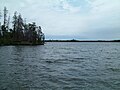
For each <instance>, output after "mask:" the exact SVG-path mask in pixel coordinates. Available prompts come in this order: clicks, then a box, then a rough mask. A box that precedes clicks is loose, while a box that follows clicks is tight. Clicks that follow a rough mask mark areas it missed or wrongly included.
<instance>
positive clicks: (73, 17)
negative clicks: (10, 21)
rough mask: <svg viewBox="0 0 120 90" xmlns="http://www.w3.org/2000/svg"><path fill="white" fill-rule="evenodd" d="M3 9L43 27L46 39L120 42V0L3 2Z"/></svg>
mask: <svg viewBox="0 0 120 90" xmlns="http://www.w3.org/2000/svg"><path fill="white" fill-rule="evenodd" d="M4 6H6V7H7V8H8V10H9V14H10V15H11V16H12V15H13V13H14V11H18V12H19V13H21V14H22V17H23V18H26V21H27V22H36V23H37V25H40V26H41V27H42V30H43V32H44V33H45V35H46V39H80V40H111V39H112V40H113V39H120V0H0V10H1V11H3V8H4Z"/></svg>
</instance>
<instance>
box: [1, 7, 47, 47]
mask: <svg viewBox="0 0 120 90" xmlns="http://www.w3.org/2000/svg"><path fill="white" fill-rule="evenodd" d="M2 21H3V22H2ZM44 42H45V35H44V33H43V32H42V29H41V26H37V25H36V23H35V22H32V23H26V19H23V18H22V15H21V14H18V12H17V11H15V12H14V15H13V16H12V20H11V18H10V15H9V16H8V10H7V8H6V7H4V10H3V13H2V11H0V45H43V44H44Z"/></svg>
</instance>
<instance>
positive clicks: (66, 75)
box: [0, 42, 120, 90]
mask: <svg viewBox="0 0 120 90" xmlns="http://www.w3.org/2000/svg"><path fill="white" fill-rule="evenodd" d="M0 90H120V43H116V42H49V43H46V44H45V45H42V46H0Z"/></svg>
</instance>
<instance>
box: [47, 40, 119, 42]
mask: <svg viewBox="0 0 120 90" xmlns="http://www.w3.org/2000/svg"><path fill="white" fill-rule="evenodd" d="M45 42H120V40H45Z"/></svg>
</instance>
